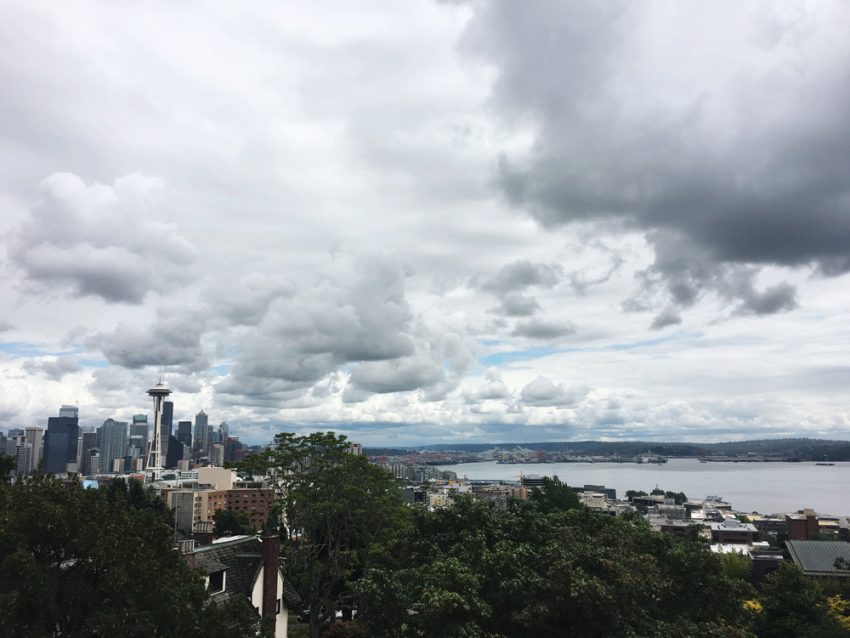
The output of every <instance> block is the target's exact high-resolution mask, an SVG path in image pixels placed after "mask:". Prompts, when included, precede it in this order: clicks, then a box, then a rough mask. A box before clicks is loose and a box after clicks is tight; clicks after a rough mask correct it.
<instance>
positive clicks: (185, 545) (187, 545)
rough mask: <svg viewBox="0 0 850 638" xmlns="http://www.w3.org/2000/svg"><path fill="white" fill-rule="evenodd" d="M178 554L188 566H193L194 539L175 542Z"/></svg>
mask: <svg viewBox="0 0 850 638" xmlns="http://www.w3.org/2000/svg"><path fill="white" fill-rule="evenodd" d="M177 546H178V548H179V550H180V555H181V556H182V557H183V560H184V561H186V564H187V565H188V566H189V567H192V568H194V567H195V541H193V540H185V541H180V542H179V543H178V544H177Z"/></svg>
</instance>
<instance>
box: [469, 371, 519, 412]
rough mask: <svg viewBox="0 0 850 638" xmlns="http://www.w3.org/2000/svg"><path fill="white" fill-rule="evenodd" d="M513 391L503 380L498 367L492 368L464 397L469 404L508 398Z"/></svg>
mask: <svg viewBox="0 0 850 638" xmlns="http://www.w3.org/2000/svg"><path fill="white" fill-rule="evenodd" d="M510 395H511V392H510V390H508V386H506V385H505V382H504V381H503V380H502V375H501V374H500V373H499V370H498V369H496V368H490V369H489V370H487V373H486V374H485V375H484V380H483V381H482V382H481V383H479V384H478V385H476V386H475V387H473V388H471V389H469V390H467V391H465V392H464V398H465V399H466V402H467V403H469V404H473V405H474V404H477V403H479V402H481V401H491V400H497V399H507V398H508V397H510Z"/></svg>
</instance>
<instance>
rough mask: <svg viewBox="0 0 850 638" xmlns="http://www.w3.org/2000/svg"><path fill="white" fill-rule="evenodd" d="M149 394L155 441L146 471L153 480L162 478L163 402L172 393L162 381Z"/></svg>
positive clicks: (152, 443)
mask: <svg viewBox="0 0 850 638" xmlns="http://www.w3.org/2000/svg"><path fill="white" fill-rule="evenodd" d="M148 394H149V395H150V396H151V397H153V441H151V445H150V454H149V455H148V462H147V468H146V469H145V473H146V474H147V478H148V481H149V482H153V481H158V480H160V479H161V478H162V402H163V401H164V400H165V398H166V397H167V396H168V395H169V394H171V390H169V389H168V388H166V387H165V386H164V385H163V383H162V381H160V382H159V383H157V384H156V385H155V386H154V387H152V388H151V389H150V390H148Z"/></svg>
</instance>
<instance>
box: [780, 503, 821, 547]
mask: <svg viewBox="0 0 850 638" xmlns="http://www.w3.org/2000/svg"><path fill="white" fill-rule="evenodd" d="M785 525H786V528H787V529H788V538H790V539H791V540H798V541H805V540H811V539H813V538H816V537H817V535H818V533H819V532H820V525H819V524H818V517H817V515H816V514H815V511H814V510H811V509H805V510H803V511H801V512H794V513H793V514H786V515H785Z"/></svg>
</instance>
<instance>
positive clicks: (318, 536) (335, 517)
mask: <svg viewBox="0 0 850 638" xmlns="http://www.w3.org/2000/svg"><path fill="white" fill-rule="evenodd" d="M348 449H349V443H348V441H347V439H346V437H344V436H340V435H336V434H334V433H333V432H317V433H314V434H310V435H307V436H298V435H295V434H292V433H286V432H284V433H280V434H278V435H277V436H276V437H275V444H274V446H273V447H272V448H271V450H270V453H269V460H270V462H269V466H268V469H267V473H268V475H269V476H271V477H273V481H274V483H275V486H276V489H277V493H278V495H279V499H280V500H279V502H280V505H281V506H282V507H281V512H282V515H283V526H284V534H283V537H284V538H285V542H284V543H283V545H282V552H283V555H284V558H285V562H284V563H285V565H286V570H287V576H288V578H289V579H290V580H291V581H292V582H293V584H295V586H296V588H297V589H298V592H299V594H300V595H301V597H302V599H303V601H304V604H305V607H306V609H307V610H308V614H309V624H310V635H311V636H312V637H313V638H316V637H318V635H319V632H320V629H321V627H322V626H323V625H326V624H328V623H329V622H332V621H333V619H334V617H335V615H336V612H337V611H342V612H343V615H344V616H350V615H351V613H350V612H351V609H352V606H353V604H354V598H353V594H352V591H351V589H350V585H351V583H352V582H354V581H356V580H357V579H358V578H359V577H360V575H361V574H362V572H363V569H364V568H365V567H366V566H368V564H369V562H370V560H371V558H372V556H373V555H374V554H375V553H376V552H378V551H379V550H380V548H381V545H382V544H383V543H384V542H385V541H386V540H387V539H388V538H389V537H390V535H391V534H392V533H394V532H395V531H397V530H398V529H399V528H401V527H403V526H404V525H405V521H406V520H407V516H408V510H407V509H406V508H405V507H404V506H403V504H402V501H401V495H400V493H399V490H398V487H397V486H396V484H395V480H394V479H393V477H392V476H391V475H390V474H389V473H387V472H385V471H384V470H383V469H381V468H380V467H378V466H377V465H374V464H372V463H369V461H368V459H366V458H365V457H364V456H358V455H353V454H350V453H349V452H348Z"/></svg>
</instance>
